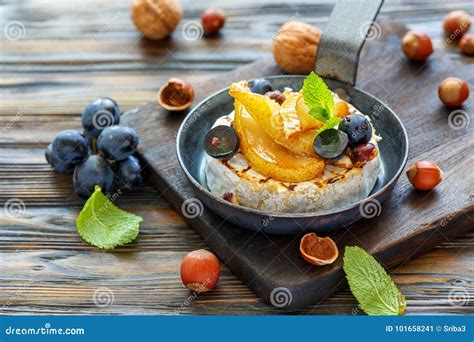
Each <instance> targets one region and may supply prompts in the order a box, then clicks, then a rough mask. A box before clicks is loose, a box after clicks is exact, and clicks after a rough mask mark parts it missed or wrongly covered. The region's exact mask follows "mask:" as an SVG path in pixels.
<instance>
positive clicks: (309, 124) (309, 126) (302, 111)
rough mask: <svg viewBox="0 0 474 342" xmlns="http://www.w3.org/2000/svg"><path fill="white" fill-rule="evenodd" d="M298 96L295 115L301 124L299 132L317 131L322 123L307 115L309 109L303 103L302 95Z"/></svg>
mask: <svg viewBox="0 0 474 342" xmlns="http://www.w3.org/2000/svg"><path fill="white" fill-rule="evenodd" d="M299 95H300V96H299V98H298V101H297V102H296V113H297V114H298V118H299V119H300V122H301V131H302V132H307V131H309V130H318V129H320V128H321V127H323V125H324V123H322V122H321V121H319V120H317V119H315V118H313V117H312V116H311V115H309V109H308V106H306V104H305V103H304V99H303V95H302V94H299Z"/></svg>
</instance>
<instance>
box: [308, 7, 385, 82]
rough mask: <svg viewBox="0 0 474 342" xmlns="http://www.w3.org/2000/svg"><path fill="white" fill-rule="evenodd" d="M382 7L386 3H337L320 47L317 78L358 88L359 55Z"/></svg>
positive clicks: (374, 28) (317, 59)
mask: <svg viewBox="0 0 474 342" xmlns="http://www.w3.org/2000/svg"><path fill="white" fill-rule="evenodd" d="M382 3H383V0H360V1H354V0H338V1H337V3H336V5H335V6H334V9H333V10H332V12H331V16H330V17H329V22H328V24H327V26H326V28H325V30H324V31H323V34H322V36H321V40H320V42H319V45H318V51H317V57H316V61H317V62H316V70H315V71H316V74H318V75H319V76H321V77H325V78H332V79H335V80H338V81H341V82H344V83H347V84H349V85H351V86H353V85H355V82H356V77H357V65H358V63H359V54H360V51H361V50H362V46H363V45H364V42H365V39H366V37H367V35H368V33H369V30H370V29H371V27H372V24H373V22H374V20H375V18H376V17H377V14H378V13H379V10H380V7H381V6H382ZM377 28H378V27H377V26H374V27H373V28H372V29H373V30H376V29H377Z"/></svg>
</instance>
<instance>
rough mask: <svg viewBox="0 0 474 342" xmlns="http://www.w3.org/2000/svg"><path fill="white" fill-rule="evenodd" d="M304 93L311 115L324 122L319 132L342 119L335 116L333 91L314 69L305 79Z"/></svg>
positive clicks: (331, 126)
mask: <svg viewBox="0 0 474 342" xmlns="http://www.w3.org/2000/svg"><path fill="white" fill-rule="evenodd" d="M302 93H303V99H304V103H305V104H306V106H307V107H308V108H309V115H311V116H312V117H313V118H315V119H316V120H319V121H321V122H323V123H324V125H323V127H321V128H320V129H319V130H318V134H319V133H321V132H322V131H324V130H326V129H329V128H333V127H334V126H335V125H337V124H338V123H339V121H341V119H340V118H338V117H335V116H333V113H334V99H333V97H332V94H331V91H330V90H329V88H328V87H327V85H326V83H324V81H323V79H322V78H321V77H319V76H318V75H316V74H315V73H314V72H313V71H311V73H310V74H309V75H308V76H307V77H306V78H305V79H304V82H303V89H302Z"/></svg>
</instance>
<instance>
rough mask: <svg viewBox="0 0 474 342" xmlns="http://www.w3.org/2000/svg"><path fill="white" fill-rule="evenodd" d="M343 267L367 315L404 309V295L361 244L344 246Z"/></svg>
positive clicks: (391, 312) (389, 313)
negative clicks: (359, 245) (358, 245)
mask: <svg viewBox="0 0 474 342" xmlns="http://www.w3.org/2000/svg"><path fill="white" fill-rule="evenodd" d="M343 267H344V272H346V278H347V281H348V282H349V287H350V289H351V292H352V294H353V295H354V297H356V299H357V301H358V302H359V306H360V308H361V309H362V310H364V312H365V313H366V314H367V315H384V316H387V315H403V314H404V313H405V307H406V301H405V296H403V294H402V293H401V292H400V291H399V290H398V288H397V286H396V285H395V283H394V282H393V281H392V279H391V278H390V276H389V275H388V274H387V273H386V272H385V270H384V269H383V267H382V266H381V265H380V264H379V263H378V262H377V260H375V258H374V257H373V256H371V255H370V254H368V253H367V252H366V251H364V250H363V249H362V248H360V247H356V246H352V247H346V249H345V252H344V266H343Z"/></svg>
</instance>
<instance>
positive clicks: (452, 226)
mask: <svg viewBox="0 0 474 342" xmlns="http://www.w3.org/2000/svg"><path fill="white" fill-rule="evenodd" d="M377 29H378V32H377V35H378V38H377V39H371V40H369V41H368V42H367V43H366V45H365V46H364V53H363V55H362V57H361V60H360V65H361V67H360V68H359V69H360V70H359V75H358V80H359V81H358V83H359V86H360V87H361V88H362V89H364V90H366V91H368V92H369V93H370V94H372V95H374V96H376V97H378V98H379V99H380V100H381V101H383V102H385V103H387V102H388V101H389V102H390V106H391V108H392V109H393V110H394V111H395V112H396V113H398V115H399V117H400V118H401V120H402V121H403V122H404V124H405V126H406V127H407V132H408V136H409V139H410V143H411V144H412V145H415V146H417V148H416V149H415V151H413V149H412V152H411V158H412V159H411V160H409V163H412V162H415V161H417V160H422V159H427V157H426V155H429V156H430V158H432V159H434V160H436V161H437V163H438V164H439V165H440V167H441V168H442V169H443V170H449V171H447V172H445V173H444V179H443V182H442V184H441V185H439V186H438V187H437V189H436V190H435V191H433V192H416V191H414V190H413V188H412V186H411V185H410V184H409V182H408V180H407V178H406V177H403V178H402V180H400V181H399V182H398V183H397V184H396V185H395V187H394V190H393V191H392V193H391V194H390V195H388V200H387V201H386V202H385V203H384V206H383V207H382V206H381V205H380V202H378V201H377V200H370V201H367V202H366V203H364V204H362V205H361V206H360V207H359V208H358V210H360V211H361V212H362V213H363V216H364V215H365V216H369V217H370V218H371V219H366V220H360V221H359V222H357V223H355V224H351V225H346V226H342V227H338V228H339V229H337V230H336V229H331V230H328V231H327V232H326V234H322V236H326V235H329V236H331V237H332V238H333V239H334V241H335V242H336V244H337V245H338V247H339V254H340V256H341V257H340V258H338V259H337V260H336V262H335V263H334V264H332V265H330V266H326V267H312V266H309V265H308V264H307V263H306V262H305V261H304V260H303V259H302V258H301V256H300V255H299V240H300V239H299V238H300V236H301V235H302V234H304V233H305V232H308V231H310V228H309V226H307V224H308V223H306V224H305V223H303V222H297V221H296V220H294V221H293V222H292V223H293V225H297V226H298V227H299V229H300V232H301V235H300V236H286V237H282V236H272V235H269V232H270V231H271V230H270V229H268V230H266V227H267V228H273V227H274V226H275V225H278V224H279V223H278V222H277V221H272V219H271V216H270V218H267V223H266V226H261V232H262V233H261V234H256V233H255V232H254V231H248V230H245V229H241V228H239V227H237V226H235V225H233V224H232V223H231V222H230V220H229V217H228V216H229V215H232V214H233V215H238V213H233V212H231V211H227V214H226V215H223V216H222V217H219V216H217V215H215V214H214V213H212V212H211V211H210V210H209V209H208V208H202V207H201V206H203V204H202V202H200V201H199V199H198V198H196V197H197V194H196V192H195V191H194V189H193V188H192V186H191V185H190V184H189V182H188V180H187V179H186V176H185V175H184V173H183V172H182V170H181V168H180V166H179V164H178V161H177V157H176V149H175V146H176V131H177V129H178V127H179V124H180V122H181V115H178V114H176V113H173V114H171V115H170V113H169V112H168V111H166V110H164V109H163V108H161V107H160V106H159V105H158V104H156V103H153V102H152V103H150V104H147V105H145V106H143V107H140V108H138V109H136V110H133V111H131V112H129V113H126V114H125V115H124V116H123V118H122V123H124V124H125V125H129V126H131V127H133V128H135V130H136V131H137V133H138V134H139V135H140V136H142V137H143V138H144V139H142V142H141V145H140V147H139V149H138V154H139V156H140V157H141V158H142V160H143V161H144V163H145V164H146V165H148V166H149V172H148V174H149V177H150V179H151V180H152V183H153V184H154V185H155V186H156V188H157V189H158V190H159V191H160V193H162V194H163V196H164V197H165V198H166V199H167V200H168V201H169V202H170V203H171V204H172V206H173V207H174V208H175V209H176V210H177V211H179V212H181V213H182V214H183V216H184V217H185V218H186V219H187V220H186V221H187V222H188V223H189V224H190V225H191V226H192V227H193V228H194V230H195V231H196V232H198V233H199V234H200V235H201V237H202V238H203V240H204V241H205V242H206V243H207V244H208V245H209V246H210V248H211V249H212V250H213V251H214V252H215V253H217V255H218V256H219V257H220V258H221V260H222V261H223V263H224V264H225V265H226V266H228V267H229V268H230V269H231V270H232V271H233V272H234V273H235V274H237V275H238V276H240V277H241V278H242V280H243V281H244V283H245V284H246V285H248V286H249V288H250V289H252V290H253V291H254V292H255V294H257V295H258V296H259V297H261V298H263V299H264V300H265V301H266V302H268V303H271V304H273V305H275V306H277V307H282V308H283V307H284V308H285V309H289V308H302V307H307V306H308V305H310V304H313V303H317V302H320V301H322V300H324V299H325V298H327V297H329V296H330V295H332V294H333V293H334V291H336V290H339V289H340V288H342V287H344V286H346V283H345V277H344V272H343V270H342V256H343V255H344V246H353V245H359V246H362V247H363V248H364V249H365V250H367V251H368V252H369V253H371V254H373V255H375V256H376V257H377V258H378V260H379V262H381V263H382V264H383V265H384V266H385V267H390V266H396V265H398V264H400V263H403V262H405V261H407V260H409V259H411V258H413V257H414V256H415V255H417V254H419V253H421V252H423V251H426V250H429V249H431V248H433V247H434V246H437V245H438V244H440V243H441V242H443V241H445V240H449V239H451V238H453V237H456V236H457V235H459V234H462V233H465V232H467V231H469V230H471V229H472V228H473V225H472V223H473V221H472V219H471V216H472V215H474V202H473V199H474V192H473V190H474V189H473V188H472V185H473V184H474V174H471V173H467V174H466V172H465V170H470V169H474V158H472V153H471V151H472V148H473V147H474V134H473V131H472V130H468V129H457V127H456V126H454V124H455V123H456V122H455V121H456V120H455V119H453V118H452V117H451V119H449V116H450V115H451V114H449V113H450V112H452V110H447V109H446V108H444V107H443V106H441V105H439V106H438V108H436V110H435V112H436V113H433V114H431V115H432V118H433V119H432V120H425V118H426V112H425V110H424V108H428V107H430V106H432V102H433V101H432V94H433V89H432V88H431V87H423V86H421V85H424V84H429V83H432V81H433V80H435V79H440V80H442V79H443V78H445V77H447V76H448V75H449V74H450V73H451V72H452V71H451V68H455V69H456V70H457V72H458V74H459V75H466V76H467V77H468V78H467V79H466V80H467V82H469V83H474V82H473V81H474V80H473V79H471V78H469V70H471V68H472V65H471V64H470V63H469V62H464V61H451V62H450V63H446V62H445V52H444V50H440V51H438V53H437V54H436V55H435V56H433V57H432V58H431V59H430V61H429V65H430V66H433V65H436V68H435V69H433V68H430V69H429V70H427V71H426V72H423V73H419V74H417V75H415V74H414V73H413V69H412V68H411V67H408V66H410V64H408V63H407V61H406V60H405V59H404V57H403V54H402V52H401V51H400V48H399V44H400V43H399V42H400V40H401V38H402V37H403V35H404V34H405V33H406V32H407V28H406V26H405V25H403V24H400V23H399V22H394V21H384V22H379V23H377ZM422 67H423V66H422V65H417V68H422ZM434 70H436V71H434ZM280 73H281V71H280V70H278V68H277V67H276V65H275V63H274V62H273V61H272V59H271V58H263V59H260V60H258V61H256V62H254V63H251V64H248V65H246V66H244V67H239V68H237V69H235V70H233V71H231V72H228V73H225V74H221V75H218V76H215V77H211V78H210V79H209V80H204V81H200V82H196V83H195V88H196V99H195V102H197V103H199V102H201V101H203V100H204V99H205V98H206V97H207V96H209V94H213V93H215V92H217V91H219V90H220V89H222V88H224V87H226V86H228V85H229V84H231V83H232V82H236V81H238V80H241V79H253V78H257V77H262V76H267V75H275V74H276V75H278V74H280ZM471 76H474V75H471ZM415 90H416V92H417V101H416V103H413V104H412V102H411V101H410V99H411V97H412V96H411V94H413V92H414V91H415ZM351 102H352V104H353V105H355V106H356V107H359V109H360V108H362V107H361V105H362V104H359V103H358V102H357V100H355V99H351ZM211 107H212V106H211ZM203 108H206V105H204V107H203ZM366 110H370V111H371V112H367V114H369V115H372V117H373V118H374V119H375V120H376V119H377V116H379V115H385V114H384V112H382V111H381V110H380V109H378V108H377V107H370V108H369V109H366ZM463 110H464V111H465V112H466V113H468V112H470V110H472V107H471V105H470V103H468V104H465V105H464V107H463ZM207 112H208V111H207ZM207 112H198V113H199V114H198V115H200V117H201V118H202V117H203V116H204V115H207V114H210V113H207ZM222 114H225V113H222ZM435 114H436V115H435ZM453 114H454V115H456V116H458V117H457V120H459V119H461V121H462V119H464V120H466V122H467V120H468V116H467V114H465V115H466V116H465V117H464V112H462V113H461V112H453ZM188 122H189V123H190V124H193V125H195V128H194V126H193V127H191V132H193V131H197V130H198V129H199V127H198V125H199V123H198V122H197V121H193V120H188ZM380 125H383V123H382V124H380ZM460 128H462V127H460ZM378 129H379V131H378V134H380V135H381V136H382V139H385V140H387V139H391V138H390V137H389V136H388V135H387V133H385V134H384V132H387V128H386V127H383V128H382V127H378ZM382 129H384V130H385V131H383V130H382ZM196 134H197V133H196ZM434 137H437V138H436V139H434ZM382 142H384V140H382ZM386 143H387V145H386V146H385V147H384V146H383V145H380V148H381V157H382V158H383V159H384V160H385V162H387V153H388V149H389V148H390V147H389V146H391V145H393V144H395V146H394V148H395V151H398V149H399V146H396V142H395V141H394V142H391V141H386ZM433 145H436V147H433ZM453 145H454V146H456V147H455V148H454V147H453ZM391 147H393V146H391ZM186 148H193V146H184V149H186ZM384 149H387V150H384ZM182 153H183V154H185V151H182ZM392 153H397V152H392ZM399 153H400V152H399ZM453 189H456V191H453ZM193 207H194V208H193ZM191 209H195V210H194V211H193V210H191ZM447 217H449V220H447V219H446V218H447ZM320 235H321V234H320Z"/></svg>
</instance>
